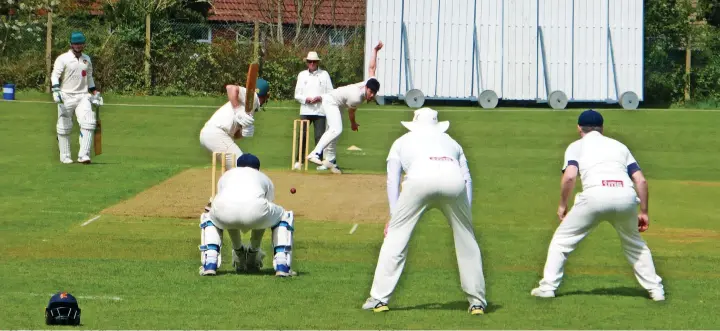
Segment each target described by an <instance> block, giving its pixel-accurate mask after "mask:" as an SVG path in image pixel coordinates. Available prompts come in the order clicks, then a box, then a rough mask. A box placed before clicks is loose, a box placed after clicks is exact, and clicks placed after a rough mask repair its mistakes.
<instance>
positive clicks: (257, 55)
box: [250, 21, 260, 63]
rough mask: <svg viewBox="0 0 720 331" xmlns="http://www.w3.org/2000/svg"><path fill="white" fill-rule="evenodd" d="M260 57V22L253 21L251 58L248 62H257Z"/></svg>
mask: <svg viewBox="0 0 720 331" xmlns="http://www.w3.org/2000/svg"><path fill="white" fill-rule="evenodd" d="M259 58H260V22H258V21H255V31H254V37H253V58H252V61H250V63H254V62H257V61H258V59H259Z"/></svg>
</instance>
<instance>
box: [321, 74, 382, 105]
mask: <svg viewBox="0 0 720 331" xmlns="http://www.w3.org/2000/svg"><path fill="white" fill-rule="evenodd" d="M370 78H375V77H370ZM370 78H368V79H367V80H365V81H362V82H360V83H355V84H350V85H345V86H341V87H338V88H336V89H334V90H332V91H330V92H329V93H328V95H329V96H330V97H331V98H332V100H333V101H334V103H335V105H337V106H339V107H343V108H355V107H357V106H358V105H360V104H361V103H363V102H364V101H365V85H366V84H367V81H368V80H370ZM324 98H325V97H324V96H323V99H324Z"/></svg>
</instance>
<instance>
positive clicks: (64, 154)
mask: <svg viewBox="0 0 720 331" xmlns="http://www.w3.org/2000/svg"><path fill="white" fill-rule="evenodd" d="M57 138H58V147H59V149H60V161H62V160H63V159H69V158H70V157H71V154H70V135H68V134H59V135H57Z"/></svg>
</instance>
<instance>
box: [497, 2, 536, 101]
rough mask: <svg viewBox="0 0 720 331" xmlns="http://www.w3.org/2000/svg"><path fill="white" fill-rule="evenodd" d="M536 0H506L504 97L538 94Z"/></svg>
mask: <svg viewBox="0 0 720 331" xmlns="http://www.w3.org/2000/svg"><path fill="white" fill-rule="evenodd" d="M537 17H538V12H537V0H506V1H505V9H504V14H503V18H504V26H505V37H504V38H503V57H504V59H505V60H504V62H505V63H504V68H503V76H504V77H503V90H504V91H503V97H504V98H505V99H511V100H534V99H535V98H536V96H537V79H538V75H537V69H538V66H537Z"/></svg>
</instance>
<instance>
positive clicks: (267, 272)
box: [217, 268, 309, 278]
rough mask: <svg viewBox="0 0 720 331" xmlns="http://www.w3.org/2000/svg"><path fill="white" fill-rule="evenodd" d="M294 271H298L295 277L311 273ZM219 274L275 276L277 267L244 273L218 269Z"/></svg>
mask: <svg viewBox="0 0 720 331" xmlns="http://www.w3.org/2000/svg"><path fill="white" fill-rule="evenodd" d="M293 271H295V272H296V273H297V275H295V276H293V277H298V276H304V275H308V274H309V273H308V272H304V271H297V270H293ZM217 275H218V276H221V275H228V276H275V269H272V268H266V269H262V270H260V271H255V272H243V273H237V272H235V270H218V271H217ZM278 278H280V277H278ZM289 278H292V277H289Z"/></svg>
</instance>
